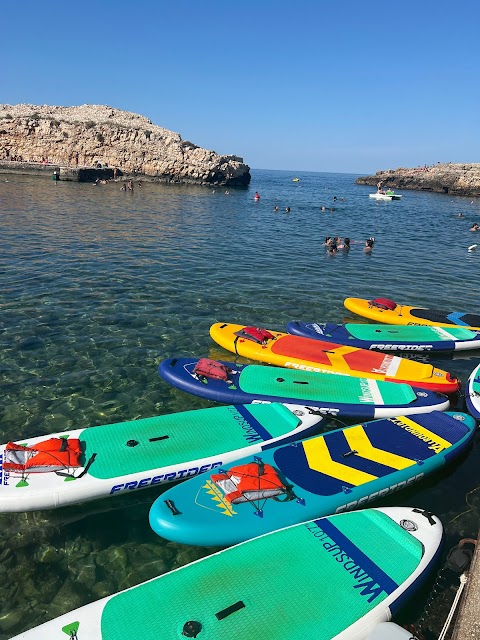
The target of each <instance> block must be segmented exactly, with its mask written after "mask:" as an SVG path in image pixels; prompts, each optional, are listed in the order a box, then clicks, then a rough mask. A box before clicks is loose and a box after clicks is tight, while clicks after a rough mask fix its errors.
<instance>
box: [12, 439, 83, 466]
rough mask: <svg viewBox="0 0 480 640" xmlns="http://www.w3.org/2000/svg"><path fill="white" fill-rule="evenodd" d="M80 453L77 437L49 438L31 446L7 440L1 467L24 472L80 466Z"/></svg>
mask: <svg viewBox="0 0 480 640" xmlns="http://www.w3.org/2000/svg"><path fill="white" fill-rule="evenodd" d="M81 455H82V449H81V447H80V440H78V439H77V438H70V439H67V438H49V439H48V440H43V442H38V443H37V444H34V445H32V446H31V447H23V446H22V445H20V444H15V443H14V442H8V443H7V445H6V446H5V455H4V460H3V469H4V470H5V471H13V472H15V471H17V472H26V473H46V472H48V471H61V470H62V469H66V468H68V467H82V466H83V465H82V463H81V462H80V457H81Z"/></svg>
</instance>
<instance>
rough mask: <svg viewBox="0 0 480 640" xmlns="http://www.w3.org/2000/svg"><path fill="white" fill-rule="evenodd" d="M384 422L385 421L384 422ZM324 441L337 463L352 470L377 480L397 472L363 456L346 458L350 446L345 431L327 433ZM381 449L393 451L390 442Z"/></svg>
mask: <svg viewBox="0 0 480 640" xmlns="http://www.w3.org/2000/svg"><path fill="white" fill-rule="evenodd" d="M382 422H384V421H383V420H382ZM365 433H366V434H367V436H368V429H366V430H365ZM324 439H325V443H326V445H327V447H328V451H329V453H330V456H331V458H332V460H334V461H335V462H340V463H341V464H344V465H346V466H347V467H350V468H352V469H357V470H358V471H364V472H365V473H370V474H371V475H372V476H377V478H382V477H383V476H386V475H388V474H389V473H394V472H395V471H397V469H394V468H393V467H389V466H387V465H384V464H381V463H380V462H374V461H373V460H368V458H362V457H361V456H356V455H349V456H347V457H346V458H344V457H343V454H345V453H347V452H348V451H350V445H349V444H348V442H347V439H346V438H345V434H344V433H343V431H337V432H336V433H335V432H333V433H327V434H325V435H324ZM379 448H380V449H383V450H385V451H389V452H390V451H392V450H393V447H391V448H389V447H388V441H386V442H385V445H384V446H383V447H379Z"/></svg>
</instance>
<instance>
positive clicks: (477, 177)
mask: <svg viewBox="0 0 480 640" xmlns="http://www.w3.org/2000/svg"><path fill="white" fill-rule="evenodd" d="M356 182H357V184H369V185H372V186H376V185H377V184H378V183H379V182H382V186H383V187H385V188H387V187H390V188H395V189H416V190H419V191H435V192H437V193H449V194H450V195H456V196H480V163H474V164H452V163H450V162H449V163H448V164H440V163H438V164H434V165H430V166H426V165H425V166H423V167H417V168H415V169H404V168H400V169H390V170H387V171H377V173H376V174H375V175H374V176H366V177H363V178H358V179H357V180H356Z"/></svg>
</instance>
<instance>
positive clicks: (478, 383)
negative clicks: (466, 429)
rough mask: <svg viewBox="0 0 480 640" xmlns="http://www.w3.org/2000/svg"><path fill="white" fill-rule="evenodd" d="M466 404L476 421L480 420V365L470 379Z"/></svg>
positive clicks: (466, 393)
mask: <svg viewBox="0 0 480 640" xmlns="http://www.w3.org/2000/svg"><path fill="white" fill-rule="evenodd" d="M465 402H466V404H467V408H468V410H469V412H470V413H471V414H472V416H474V417H475V418H476V420H480V364H479V365H478V367H476V368H475V369H474V370H473V371H472V373H471V374H470V377H469V378H468V383H467V390H466V392H465Z"/></svg>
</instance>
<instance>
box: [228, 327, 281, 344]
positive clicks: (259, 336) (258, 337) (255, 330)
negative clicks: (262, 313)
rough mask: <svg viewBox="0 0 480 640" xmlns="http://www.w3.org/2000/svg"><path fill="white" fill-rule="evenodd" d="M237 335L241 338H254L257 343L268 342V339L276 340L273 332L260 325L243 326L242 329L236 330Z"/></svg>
mask: <svg viewBox="0 0 480 640" xmlns="http://www.w3.org/2000/svg"><path fill="white" fill-rule="evenodd" d="M235 335H236V336H238V337H239V338H245V340H252V341H253V342H256V343H257V344H266V343H267V342H268V340H275V336H274V335H273V333H270V331H267V329H261V328H260V327H243V329H240V331H236V332H235Z"/></svg>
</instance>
